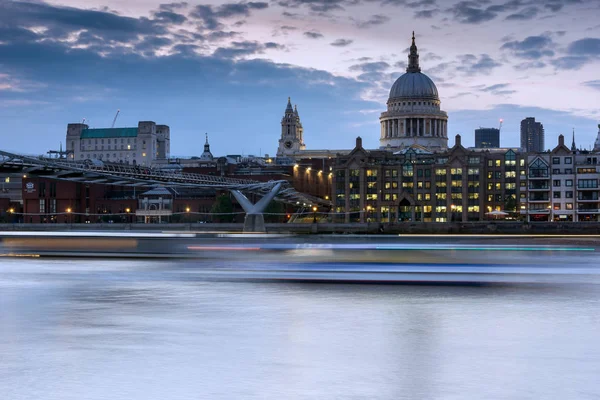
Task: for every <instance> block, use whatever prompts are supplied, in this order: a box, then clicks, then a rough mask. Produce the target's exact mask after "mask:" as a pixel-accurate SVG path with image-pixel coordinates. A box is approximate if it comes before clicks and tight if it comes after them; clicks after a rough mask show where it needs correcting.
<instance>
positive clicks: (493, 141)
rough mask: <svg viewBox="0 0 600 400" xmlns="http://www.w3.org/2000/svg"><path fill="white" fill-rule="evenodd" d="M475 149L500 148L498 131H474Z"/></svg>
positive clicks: (492, 129)
mask: <svg viewBox="0 0 600 400" xmlns="http://www.w3.org/2000/svg"><path fill="white" fill-rule="evenodd" d="M475 147H476V148H479V149H490V148H498V147H500V129H496V128H479V129H475Z"/></svg>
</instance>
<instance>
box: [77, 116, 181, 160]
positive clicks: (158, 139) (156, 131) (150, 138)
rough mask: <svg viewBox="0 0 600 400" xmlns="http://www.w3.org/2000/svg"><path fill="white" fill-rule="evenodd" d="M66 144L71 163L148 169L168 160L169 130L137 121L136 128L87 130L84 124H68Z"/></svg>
mask: <svg viewBox="0 0 600 400" xmlns="http://www.w3.org/2000/svg"><path fill="white" fill-rule="evenodd" d="M66 144H67V152H68V154H69V158H70V159H72V160H78V161H83V160H101V161H104V162H113V163H121V164H133V165H145V166H150V165H152V164H153V163H155V162H156V161H157V160H165V159H167V158H169V154H170V130H169V127H168V126H167V125H156V123H154V122H152V121H140V122H139V123H138V126H137V128H100V129H90V128H89V126H88V125H86V124H81V123H79V124H68V125H67V140H66Z"/></svg>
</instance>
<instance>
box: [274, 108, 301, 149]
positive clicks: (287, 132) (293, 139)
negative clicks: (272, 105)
mask: <svg viewBox="0 0 600 400" xmlns="http://www.w3.org/2000/svg"><path fill="white" fill-rule="evenodd" d="M303 134H304V129H303V128H302V123H301V122H300V116H299V115H298V106H294V107H292V99H291V98H289V97H288V102H287V106H286V108H285V113H284V115H283V118H282V119H281V138H280V139H279V147H278V148H277V156H278V157H283V156H289V155H293V154H294V153H297V152H298V151H299V150H304V149H305V148H306V146H305V145H304V137H303V136H304V135H303Z"/></svg>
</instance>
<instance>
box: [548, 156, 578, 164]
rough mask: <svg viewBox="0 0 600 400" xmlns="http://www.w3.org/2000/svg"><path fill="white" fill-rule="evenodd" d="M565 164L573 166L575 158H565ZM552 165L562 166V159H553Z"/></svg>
mask: <svg viewBox="0 0 600 400" xmlns="http://www.w3.org/2000/svg"><path fill="white" fill-rule="evenodd" d="M563 158H564V164H573V157H563ZM552 164H560V157H552Z"/></svg>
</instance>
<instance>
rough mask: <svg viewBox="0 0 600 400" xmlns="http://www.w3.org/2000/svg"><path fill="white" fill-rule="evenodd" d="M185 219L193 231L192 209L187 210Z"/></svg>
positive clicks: (187, 208)
mask: <svg viewBox="0 0 600 400" xmlns="http://www.w3.org/2000/svg"><path fill="white" fill-rule="evenodd" d="M185 219H187V221H188V224H189V226H190V230H191V229H192V220H191V219H190V208H189V207H186V208H185Z"/></svg>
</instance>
